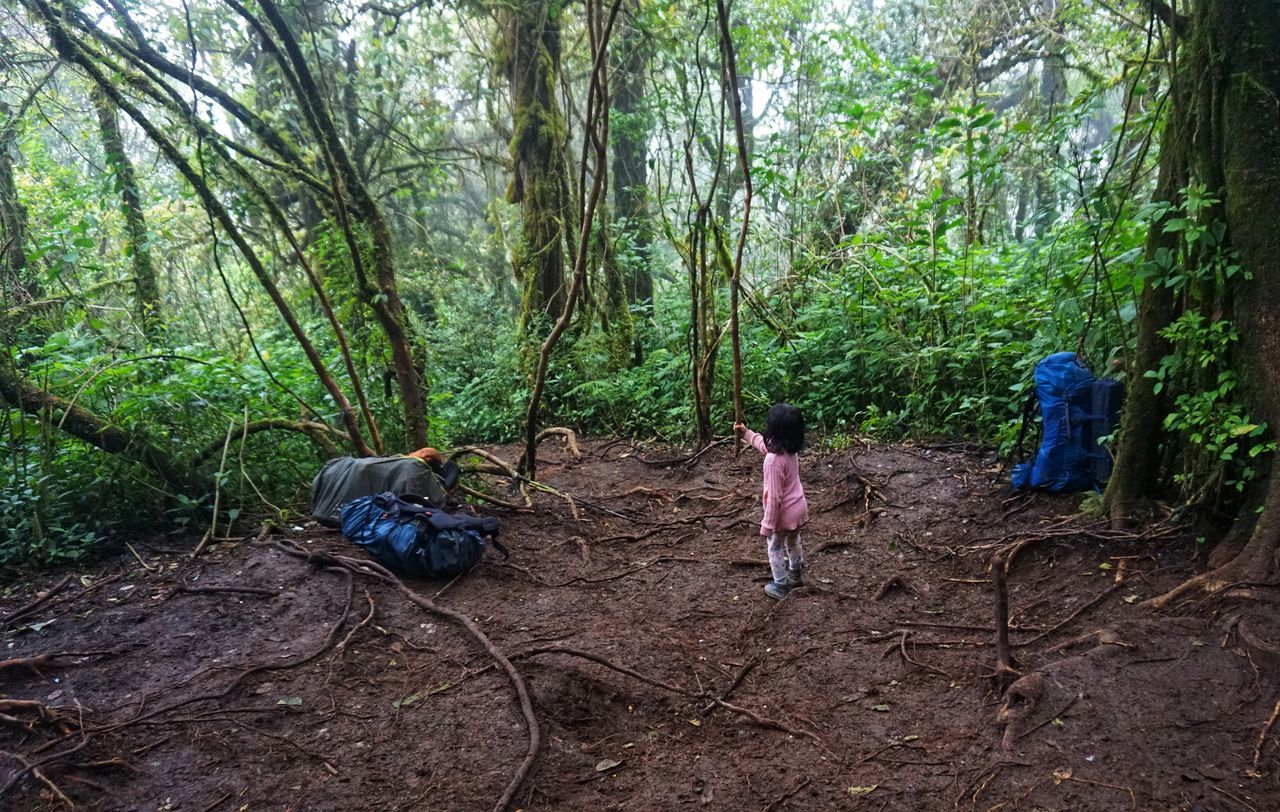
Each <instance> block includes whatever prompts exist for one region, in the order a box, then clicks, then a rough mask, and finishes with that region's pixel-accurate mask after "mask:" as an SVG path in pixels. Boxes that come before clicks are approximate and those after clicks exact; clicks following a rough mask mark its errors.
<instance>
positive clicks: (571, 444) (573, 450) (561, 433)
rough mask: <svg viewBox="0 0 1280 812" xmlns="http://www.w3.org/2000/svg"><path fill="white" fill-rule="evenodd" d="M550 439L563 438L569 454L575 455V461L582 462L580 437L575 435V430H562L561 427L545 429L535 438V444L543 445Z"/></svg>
mask: <svg viewBox="0 0 1280 812" xmlns="http://www.w3.org/2000/svg"><path fill="white" fill-rule="evenodd" d="M548 437H563V438H564V447H565V448H567V449H569V453H570V454H572V455H573V459H574V460H575V461H576V462H581V461H582V452H581V451H580V450H579V449H578V435H577V434H574V432H573V429H567V428H562V427H559V426H553V427H551V428H545V429H543V430H542V431H540V432H538V436H537V437H536V438H535V440H534V442H535V443H539V444H541V443H542V441H543V440H545V439H547V438H548Z"/></svg>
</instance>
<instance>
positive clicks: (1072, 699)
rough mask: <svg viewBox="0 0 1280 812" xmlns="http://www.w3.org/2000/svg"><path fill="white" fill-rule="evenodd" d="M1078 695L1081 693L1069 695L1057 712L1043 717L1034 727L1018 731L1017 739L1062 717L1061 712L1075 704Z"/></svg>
mask: <svg viewBox="0 0 1280 812" xmlns="http://www.w3.org/2000/svg"><path fill="white" fill-rule="evenodd" d="M1080 696H1081V694H1076V695H1075V696H1073V697H1071V700H1070V701H1069V702H1067V704H1065V705H1063V706H1062V710H1060V711H1058V712H1057V713H1055V714H1053V715H1052V716H1050V717H1049V718H1048V719H1045V720H1044V721H1043V722H1041V723H1040V724H1038V725H1036V726H1035V727H1032V728H1028V729H1027V730H1024V731H1022V732H1021V733H1019V734H1018V738H1019V739H1021V738H1022V737H1023V736H1028V735H1030V734H1032V733H1035V732H1036V731H1037V730H1039V729H1040V728H1042V727H1044V726H1045V725H1047V724H1049V723H1050V722H1052V721H1053V720H1054V719H1061V718H1062V714H1064V713H1066V712H1067V711H1069V710H1071V706H1072V705H1074V704H1076V700H1077V699H1079V698H1080Z"/></svg>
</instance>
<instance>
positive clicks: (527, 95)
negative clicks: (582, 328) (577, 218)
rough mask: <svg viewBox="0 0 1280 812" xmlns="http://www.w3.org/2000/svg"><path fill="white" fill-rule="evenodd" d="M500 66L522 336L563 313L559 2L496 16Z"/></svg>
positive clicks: (528, 2)
mask: <svg viewBox="0 0 1280 812" xmlns="http://www.w3.org/2000/svg"><path fill="white" fill-rule="evenodd" d="M501 15H502V16H501V23H500V24H501V30H502V37H503V42H502V53H501V60H500V62H501V65H502V67H503V69H504V72H505V74H506V77H507V83H508V86H509V88H510V91H511V115H512V123H513V126H512V136H511V145H510V147H511V160H512V164H513V173H512V178H511V184H510V185H509V186H508V188H507V199H508V200H509V201H510V202H512V203H519V204H520V212H521V226H520V239H519V241H518V243H517V245H516V249H515V252H514V257H513V258H512V265H513V267H512V270H513V271H514V273H515V276H516V279H517V281H518V283H519V284H520V285H521V288H522V292H521V317H520V325H521V329H522V331H525V332H527V331H528V330H529V329H530V327H531V326H532V325H533V323H534V321H535V320H536V319H537V317H538V314H539V313H541V314H545V316H546V317H547V319H548V320H549V321H554V320H555V319H556V317H557V316H559V314H560V313H561V312H562V311H563V310H564V307H565V290H564V284H565V274H564V265H565V261H564V257H565V249H564V235H565V223H566V219H567V217H568V216H569V211H568V205H567V204H568V188H569V186H568V181H569V178H568V167H567V165H566V163H565V157H564V149H565V139H566V138H567V134H566V129H565V121H564V115H563V113H562V112H561V110H560V102H559V100H558V99H557V97H556V88H557V87H558V86H559V84H560V48H561V45H560V4H559V3H557V2H554V0H513V2H512V3H510V4H509V5H506V6H503V7H502V10H501Z"/></svg>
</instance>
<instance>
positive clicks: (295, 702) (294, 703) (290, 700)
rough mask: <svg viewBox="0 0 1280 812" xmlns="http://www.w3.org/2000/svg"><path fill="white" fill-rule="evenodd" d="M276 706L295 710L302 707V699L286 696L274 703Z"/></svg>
mask: <svg viewBox="0 0 1280 812" xmlns="http://www.w3.org/2000/svg"><path fill="white" fill-rule="evenodd" d="M276 704H277V705H286V706H288V707H290V708H297V707H300V706H301V705H302V697H300V696H286V697H285V698H284V699H280V700H278V701H277V702H276Z"/></svg>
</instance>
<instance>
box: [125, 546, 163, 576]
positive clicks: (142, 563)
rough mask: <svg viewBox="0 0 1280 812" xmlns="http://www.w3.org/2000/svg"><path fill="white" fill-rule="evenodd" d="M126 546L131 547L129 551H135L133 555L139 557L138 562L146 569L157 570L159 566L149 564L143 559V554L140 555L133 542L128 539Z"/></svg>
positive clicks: (149, 570)
mask: <svg viewBox="0 0 1280 812" xmlns="http://www.w3.org/2000/svg"><path fill="white" fill-rule="evenodd" d="M124 546H126V547H128V548H129V552H131V553H133V557H134V558H136V559H138V563H139V564H141V565H142V568H143V569H144V570H146V571H147V572H155V571H156V570H157V569H158V567H154V566H152V565H151V564H148V563H147V562H146V561H143V560H142V556H140V555H138V551H137V550H135V549H134V548H133V545H132V544H130V543H129V542H127V541H126V542H125V543H124Z"/></svg>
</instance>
